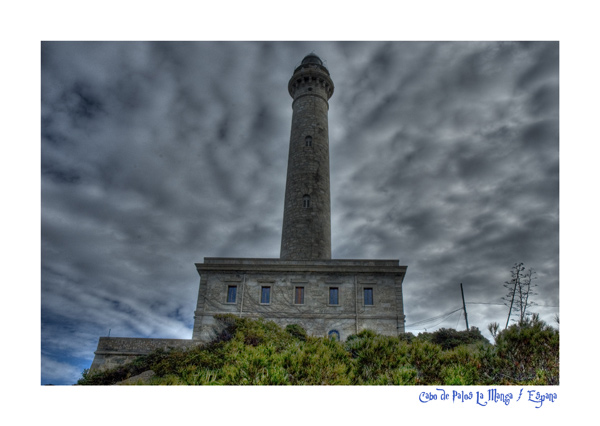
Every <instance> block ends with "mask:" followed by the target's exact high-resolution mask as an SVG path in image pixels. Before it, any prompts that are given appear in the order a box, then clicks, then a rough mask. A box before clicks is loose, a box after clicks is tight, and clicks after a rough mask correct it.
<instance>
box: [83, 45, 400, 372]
mask: <svg viewBox="0 0 600 426" xmlns="http://www.w3.org/2000/svg"><path fill="white" fill-rule="evenodd" d="M333 90H334V87H333V81H332V80H331V77H330V75H329V71H328V70H327V68H325V66H323V62H322V61H321V59H320V58H319V57H317V56H316V55H314V54H310V55H308V56H306V57H305V58H304V59H303V60H302V63H301V64H300V65H299V66H298V67H297V68H296V69H295V70H294V73H293V75H292V78H291V79H290V81H289V83H288V91H289V93H290V96H291V97H292V98H293V102H292V111H293V112H292V128H291V134H290V145H289V157H288V171H287V181H286V191H285V201H284V215H283V227H282V237H281V254H280V259H249V258H204V263H197V264H196V270H197V271H198V274H199V275H200V287H199V291H198V302H197V305H196V309H195V311H194V329H193V334H192V339H191V340H178V339H131V338H120V337H116V338H115V337H101V338H100V341H99V343H98V349H97V350H96V352H95V354H96V356H95V358H94V362H93V363H92V367H91V368H92V369H101V368H107V367H112V366H115V365H119V364H122V363H125V362H129V361H131V360H132V359H134V358H135V357H136V356H139V355H144V354H147V353H149V352H151V351H152V350H155V349H158V348H163V349H168V348H189V347H192V346H194V345H198V344H201V343H202V342H207V341H209V340H210V339H211V338H212V337H214V335H215V333H216V323H215V320H214V315H215V314H222V313H230V314H234V315H237V316H239V317H243V318H258V317H262V318H264V319H266V320H272V321H274V322H276V323H278V324H280V325H282V326H286V325H288V324H299V325H301V326H302V327H303V328H304V329H306V331H307V332H308V333H309V334H311V335H315V336H330V337H335V338H339V339H342V340H344V339H346V338H347V337H348V336H349V335H351V334H354V333H358V332H360V331H361V330H364V329H371V330H374V331H376V332H378V333H381V334H386V335H392V336H395V335H398V334H400V333H404V323H405V315H404V306H403V295H402V283H403V280H404V276H405V274H406V266H400V265H399V261H398V260H381V259H378V260H350V259H331V212H330V183H329V130H328V110H329V104H328V101H329V98H330V97H331V96H332V95H333Z"/></svg>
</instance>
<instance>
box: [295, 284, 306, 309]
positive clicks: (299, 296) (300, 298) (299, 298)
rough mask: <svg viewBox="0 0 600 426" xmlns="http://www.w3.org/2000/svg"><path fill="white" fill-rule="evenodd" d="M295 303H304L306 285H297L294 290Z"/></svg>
mask: <svg viewBox="0 0 600 426" xmlns="http://www.w3.org/2000/svg"><path fill="white" fill-rule="evenodd" d="M294 303H295V304H296V305H304V287H296V291H295V292H294Z"/></svg>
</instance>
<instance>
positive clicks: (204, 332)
mask: <svg viewBox="0 0 600 426" xmlns="http://www.w3.org/2000/svg"><path fill="white" fill-rule="evenodd" d="M196 266H197V268H198V272H199V273H200V275H201V281H200V290H199V293H198V304H197V307H196V311H195V317H194V331H193V336H192V339H194V340H201V341H208V340H210V339H211V338H213V337H214V336H215V334H216V329H215V326H216V323H215V321H214V318H213V315H215V314H220V313H231V314H235V315H238V316H240V317H249V318H258V317H262V318H264V319H266V320H272V321H274V322H276V323H277V324H279V325H281V326H286V325H287V324H299V325H301V326H302V327H304V329H305V330H306V331H307V332H308V333H309V334H310V335H313V336H327V335H329V334H330V333H331V332H337V334H339V337H340V338H341V339H342V340H344V339H346V338H347V337H348V336H349V335H350V334H355V333H357V332H359V331H361V330H363V329H371V330H374V331H376V332H378V333H381V334H386V335H398V334H400V333H403V332H404V308H403V302H402V282H403V279H404V274H405V272H406V267H404V266H399V265H398V261H397V260H367V261H363V260H319V261H289V260H288V261H286V260H280V259H238V258H235V259H234V258H227V259H225V258H206V259H205V263H203V264H197V265H196ZM232 288H234V290H233V291H234V293H235V297H234V298H231V296H230V298H229V300H228V295H231V294H232V290H231V289H232ZM263 289H267V290H263ZM299 289H301V290H299ZM331 289H337V294H338V303H337V304H335V303H331V301H330V290H331ZM365 289H370V292H371V294H372V299H373V300H372V305H369V304H365ZM264 291H267V292H268V294H269V299H268V301H266V300H263V299H262V294H263V292H264ZM299 293H301V294H302V296H303V300H301V301H300V302H299V301H298V300H297V297H299Z"/></svg>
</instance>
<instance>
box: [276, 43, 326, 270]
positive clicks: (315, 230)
mask: <svg viewBox="0 0 600 426" xmlns="http://www.w3.org/2000/svg"><path fill="white" fill-rule="evenodd" d="M288 91H289V93H290V96H291V97H292V98H293V102H292V109H293V115H292V131H291V135H290V149H289V158H288V169H287V181H286V189H285V203H284V212H283V231H282V235H281V255H280V257H281V259H284V260H316V259H331V209H330V193H329V127H328V120H327V114H328V110H329V103H328V101H329V98H330V97H331V95H333V81H332V80H331V77H330V76H329V71H328V70H327V68H325V66H324V65H323V61H321V59H320V58H319V57H318V56H317V55H315V54H312V53H311V54H310V55H307V56H306V57H305V58H304V59H303V60H302V63H301V64H300V65H299V66H298V67H297V68H296V69H295V70H294V74H293V75H292V78H291V79H290V81H289V83H288Z"/></svg>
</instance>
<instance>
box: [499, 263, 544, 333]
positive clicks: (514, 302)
mask: <svg viewBox="0 0 600 426" xmlns="http://www.w3.org/2000/svg"><path fill="white" fill-rule="evenodd" d="M510 273H511V275H512V278H511V280H510V281H507V282H505V283H504V287H506V288H507V289H508V294H507V295H506V297H503V300H504V302H505V303H506V304H507V306H509V308H508V317H507V318H506V326H505V327H504V328H506V327H508V322H509V320H510V317H511V315H512V314H513V312H514V313H515V314H517V315H518V317H519V319H518V320H516V321H517V322H523V320H525V318H526V317H528V316H529V315H531V313H530V312H529V308H531V306H532V305H533V304H534V303H533V302H532V301H531V300H529V297H530V296H534V295H536V294H537V293H534V292H533V288H534V287H537V284H534V283H533V280H535V279H536V276H535V275H536V272H535V271H534V270H533V269H531V268H529V270H527V271H525V266H523V263H522V262H521V263H515V264H514V266H513V267H512V269H511V271H510ZM509 301H510V304H509Z"/></svg>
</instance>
